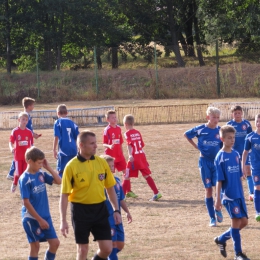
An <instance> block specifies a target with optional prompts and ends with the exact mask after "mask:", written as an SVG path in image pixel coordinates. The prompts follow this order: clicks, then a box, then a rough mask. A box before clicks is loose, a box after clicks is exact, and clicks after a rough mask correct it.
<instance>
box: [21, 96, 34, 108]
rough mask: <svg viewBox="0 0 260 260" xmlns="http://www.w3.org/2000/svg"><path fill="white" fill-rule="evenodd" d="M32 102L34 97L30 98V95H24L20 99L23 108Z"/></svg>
mask: <svg viewBox="0 0 260 260" xmlns="http://www.w3.org/2000/svg"><path fill="white" fill-rule="evenodd" d="M34 103H35V99H33V98H30V97H24V98H23V100H22V105H23V107H24V108H27V107H29V106H31V105H32V104H34Z"/></svg>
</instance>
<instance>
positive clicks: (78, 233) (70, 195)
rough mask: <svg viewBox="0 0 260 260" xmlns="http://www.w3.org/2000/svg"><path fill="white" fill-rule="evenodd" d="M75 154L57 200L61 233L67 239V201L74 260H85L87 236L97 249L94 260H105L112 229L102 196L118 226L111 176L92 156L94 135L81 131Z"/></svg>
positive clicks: (87, 246) (94, 141)
mask: <svg viewBox="0 0 260 260" xmlns="http://www.w3.org/2000/svg"><path fill="white" fill-rule="evenodd" d="M77 146H78V154H77V156H76V157H74V158H73V159H72V160H71V161H69V162H68V164H67V165H66V167H65V170H64V173H63V177H62V187H61V197H60V218H61V219H60V221H61V225H60V230H61V233H62V235H63V236H64V237H67V234H68V231H69V226H68V222H67V219H66V213H67V207H68V201H69V202H70V205H71V219H72V226H73V229H74V235H75V240H76V244H77V258H76V259H77V260H86V258H87V254H88V249H89V245H88V244H89V235H90V232H91V233H92V234H93V236H94V240H95V241H97V242H98V246H99V249H98V251H97V253H96V254H95V256H94V257H93V258H92V259H93V260H105V259H107V257H108V256H109V254H110V252H111V251H112V240H111V229H110V225H109V222H108V211H107V208H106V204H105V200H106V197H105V192H104V189H106V190H107V194H108V197H109V200H110V202H111V204H112V206H113V209H114V218H115V223H116V224H119V223H121V221H122V220H121V215H120V211H119V210H118V202H117V197H116V193H115V189H114V185H115V184H116V182H115V179H114V176H113V174H112V173H111V171H110V168H109V166H108V164H107V162H106V161H105V159H103V158H100V157H99V156H95V153H96V148H97V142H96V135H95V134H94V133H93V132H91V131H89V130H84V131H82V132H81V133H80V134H79V135H78V138H77Z"/></svg>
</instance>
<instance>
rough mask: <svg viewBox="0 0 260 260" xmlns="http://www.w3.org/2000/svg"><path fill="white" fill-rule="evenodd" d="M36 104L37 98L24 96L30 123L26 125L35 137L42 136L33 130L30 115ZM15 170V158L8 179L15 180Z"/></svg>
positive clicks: (23, 101) (24, 106) (25, 109)
mask: <svg viewBox="0 0 260 260" xmlns="http://www.w3.org/2000/svg"><path fill="white" fill-rule="evenodd" d="M34 104H35V99H33V98H30V97H25V98H23V100H22V105H23V108H24V112H26V113H27V114H28V123H27V125H26V127H27V128H28V129H29V130H31V131H32V133H33V137H34V138H35V139H37V138H39V137H40V136H41V134H36V133H35V132H34V131H33V124H32V118H31V116H30V112H32V111H33V109H34ZM14 172H15V162H14V160H13V161H12V164H11V167H10V170H9V173H8V174H7V176H6V178H7V179H8V180H13V179H14Z"/></svg>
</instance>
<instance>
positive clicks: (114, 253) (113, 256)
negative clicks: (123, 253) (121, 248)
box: [108, 247, 118, 260]
mask: <svg viewBox="0 0 260 260" xmlns="http://www.w3.org/2000/svg"><path fill="white" fill-rule="evenodd" d="M117 252H118V249H117V248H116V247H114V248H113V250H112V252H111V254H110V255H109V257H108V260H118V257H117Z"/></svg>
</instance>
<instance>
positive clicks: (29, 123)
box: [26, 113, 33, 132]
mask: <svg viewBox="0 0 260 260" xmlns="http://www.w3.org/2000/svg"><path fill="white" fill-rule="evenodd" d="M27 114H28V123H27V125H26V127H27V128H28V129H29V130H31V131H32V132H33V124H32V118H31V116H30V114H29V113H27Z"/></svg>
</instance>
